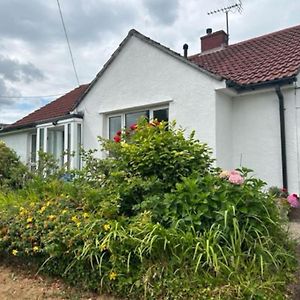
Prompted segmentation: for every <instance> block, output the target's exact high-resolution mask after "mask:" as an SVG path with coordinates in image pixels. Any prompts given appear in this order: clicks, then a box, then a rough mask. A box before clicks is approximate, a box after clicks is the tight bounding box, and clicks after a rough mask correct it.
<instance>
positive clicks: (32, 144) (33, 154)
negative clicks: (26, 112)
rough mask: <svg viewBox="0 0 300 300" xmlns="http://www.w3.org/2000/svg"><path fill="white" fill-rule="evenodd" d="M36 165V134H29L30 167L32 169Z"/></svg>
mask: <svg viewBox="0 0 300 300" xmlns="http://www.w3.org/2000/svg"><path fill="white" fill-rule="evenodd" d="M35 167H36V134H32V135H31V141H30V169H31V170H32V171H33V170H34V169H35Z"/></svg>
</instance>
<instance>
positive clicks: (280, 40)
mask: <svg viewBox="0 0 300 300" xmlns="http://www.w3.org/2000/svg"><path fill="white" fill-rule="evenodd" d="M189 60H190V61H192V62H193V63H195V64H197V65H198V66H200V67H202V68H204V69H206V70H207V71H209V72H212V73H214V74H217V75H220V76H222V77H223V78H224V79H228V80H232V81H234V82H235V83H237V84H239V85H249V84H257V83H262V82H269V81H272V80H276V79H283V78H287V77H291V76H294V75H297V74H298V72H299V70H300V25H298V26H295V27H291V28H287V29H283V30H280V31H277V32H273V33H270V34H267V35H263V36H260V37H257V38H253V39H250V40H247V41H243V42H240V43H237V44H233V45H230V46H227V47H226V48H224V49H223V50H219V51H216V52H213V53H208V54H205V53H204V54H196V55H193V56H190V57H189Z"/></svg>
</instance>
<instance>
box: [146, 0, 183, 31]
mask: <svg viewBox="0 0 300 300" xmlns="http://www.w3.org/2000/svg"><path fill="white" fill-rule="evenodd" d="M144 4H145V6H146V8H147V10H148V11H149V13H150V16H151V17H152V18H153V19H154V20H156V21H157V22H159V23H162V24H165V25H170V24H173V23H174V21H175V20H176V18H177V14H178V6H179V3H178V0H144Z"/></svg>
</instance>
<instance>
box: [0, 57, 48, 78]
mask: <svg viewBox="0 0 300 300" xmlns="http://www.w3.org/2000/svg"><path fill="white" fill-rule="evenodd" d="M0 74H1V75H2V76H3V79H5V80H9V81H12V82H16V81H25V82H26V83H29V82H31V81H33V80H42V79H44V78H45V76H44V74H43V73H42V72H41V71H40V70H39V69H38V68H36V67H35V66H34V65H33V64H32V63H21V62H19V61H17V60H13V59H10V58H8V57H4V56H2V55H1V54H0Z"/></svg>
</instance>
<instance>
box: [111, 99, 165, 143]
mask: <svg viewBox="0 0 300 300" xmlns="http://www.w3.org/2000/svg"><path fill="white" fill-rule="evenodd" d="M161 109H167V110H168V117H170V108H169V105H163V106H157V107H140V108H137V107H136V108H135V109H133V110H126V111H122V112H118V113H112V114H108V115H107V117H106V138H109V119H110V118H113V117H121V129H123V128H125V125H126V122H125V121H126V117H125V115H126V114H130V113H137V112H140V111H149V121H151V120H153V112H154V111H155V110H161Z"/></svg>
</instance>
